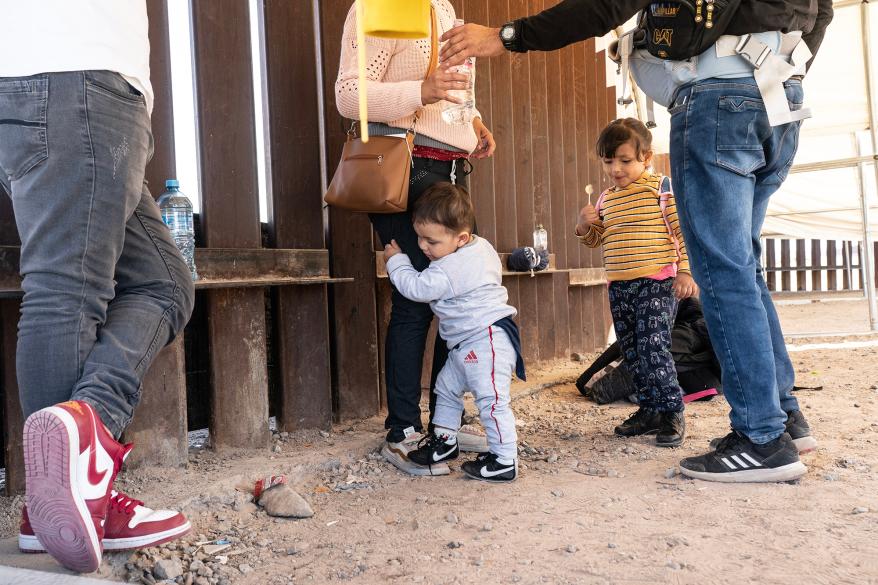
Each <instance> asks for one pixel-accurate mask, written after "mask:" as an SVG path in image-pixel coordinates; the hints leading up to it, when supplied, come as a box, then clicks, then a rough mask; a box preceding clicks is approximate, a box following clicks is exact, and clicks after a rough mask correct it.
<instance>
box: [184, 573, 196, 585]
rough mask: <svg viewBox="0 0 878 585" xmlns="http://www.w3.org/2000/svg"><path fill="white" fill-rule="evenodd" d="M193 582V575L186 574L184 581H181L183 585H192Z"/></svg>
mask: <svg viewBox="0 0 878 585" xmlns="http://www.w3.org/2000/svg"><path fill="white" fill-rule="evenodd" d="M194 580H195V575H193V574H192V573H186V579H185V580H184V581H183V585H192V582H193V581H194Z"/></svg>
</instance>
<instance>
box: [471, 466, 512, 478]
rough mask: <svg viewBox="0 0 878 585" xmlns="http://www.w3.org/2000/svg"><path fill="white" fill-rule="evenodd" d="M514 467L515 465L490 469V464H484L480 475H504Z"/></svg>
mask: <svg viewBox="0 0 878 585" xmlns="http://www.w3.org/2000/svg"><path fill="white" fill-rule="evenodd" d="M513 469H515V466H510V467H505V468H503V469H498V470H497V471H488V466H487V465H484V466H482V468H481V469H480V470H479V475H481V476H482V477H494V476H495V475H502V474H504V473H506V472H509V471H512V470H513Z"/></svg>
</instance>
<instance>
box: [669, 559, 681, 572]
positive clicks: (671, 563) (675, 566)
mask: <svg viewBox="0 0 878 585" xmlns="http://www.w3.org/2000/svg"><path fill="white" fill-rule="evenodd" d="M666 566H667V567H668V568H669V569H673V570H675V571H679V570H680V569H682V567H681V566H680V563H678V562H676V561H668V562H667V563H666Z"/></svg>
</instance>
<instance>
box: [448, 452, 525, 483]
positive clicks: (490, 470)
mask: <svg viewBox="0 0 878 585" xmlns="http://www.w3.org/2000/svg"><path fill="white" fill-rule="evenodd" d="M460 468H461V470H463V472H464V473H465V474H466V475H467V477H471V478H473V479H479V480H482V481H490V482H494V483H507V482H510V481H515V480H516V478H518V459H515V460H513V461H512V463H511V464H503V463H500V462H499V461H497V456H496V455H494V454H493V453H480V454H479V456H478V457H476V458H475V459H474V460H473V461H467V462H466V463H464V464H463V465H461V466H460Z"/></svg>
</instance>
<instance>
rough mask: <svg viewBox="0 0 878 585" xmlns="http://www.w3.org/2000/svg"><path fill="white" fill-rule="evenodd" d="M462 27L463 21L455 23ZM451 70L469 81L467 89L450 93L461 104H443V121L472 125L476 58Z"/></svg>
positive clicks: (446, 102) (474, 107)
mask: <svg viewBox="0 0 878 585" xmlns="http://www.w3.org/2000/svg"><path fill="white" fill-rule="evenodd" d="M462 25H463V21H462V20H460V19H459V18H458V19H457V20H455V21H454V26H455V27H458V26H462ZM451 70H452V71H453V72H455V73H463V74H464V75H466V76H467V77H468V78H469V80H468V81H467V88H466V89H453V90H450V91H449V92H448V94H449V95H451V96H452V97H455V98H457V99H459V100H460V101H461V103H459V104H455V103H453V102H449V101H445V102H442V119H443V120H445V122H446V123H447V124H455V125H464V124H472V122H473V118H474V117H475V113H476V92H475V78H476V77H475V76H476V58H475V57H470V58H468V59H467V60H466V61H464V62H463V63H461V64H460V65H457V66H456V67H452V68H451Z"/></svg>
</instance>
